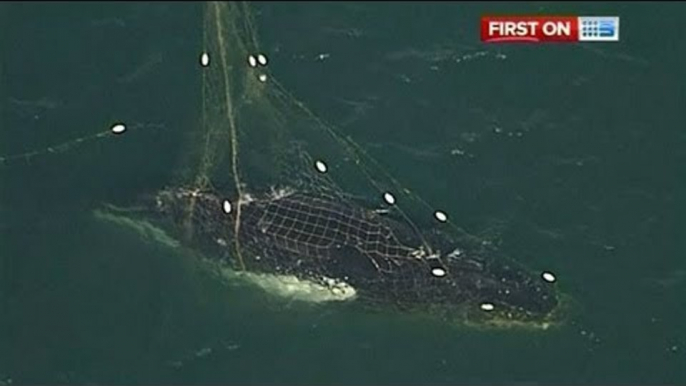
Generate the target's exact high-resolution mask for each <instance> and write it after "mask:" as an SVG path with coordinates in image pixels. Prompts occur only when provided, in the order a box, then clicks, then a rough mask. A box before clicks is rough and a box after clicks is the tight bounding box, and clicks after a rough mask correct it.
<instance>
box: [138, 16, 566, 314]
mask: <svg viewBox="0 0 686 386" xmlns="http://www.w3.org/2000/svg"><path fill="white" fill-rule="evenodd" d="M201 63H202V67H201V71H202V117H201V122H200V124H199V125H198V127H197V128H196V129H195V130H193V131H192V132H191V133H190V134H189V135H190V138H189V140H188V144H189V149H188V151H187V152H186V154H187V155H188V156H187V157H186V159H185V160H184V162H183V169H182V170H183V172H182V173H181V175H180V177H179V178H178V180H177V181H175V183H174V184H173V185H172V186H169V187H167V188H165V189H163V190H161V191H160V192H158V193H157V194H156V195H155V197H154V200H152V203H151V206H152V207H153V210H154V212H155V213H156V214H157V215H159V218H161V219H163V220H164V221H165V224H166V225H168V226H170V228H173V229H174V230H175V231H176V234H177V235H178V236H179V237H180V238H181V239H182V240H183V241H184V242H185V243H186V244H188V245H191V246H193V247H194V248H197V249H198V250H200V251H202V252H203V254H204V255H205V256H207V257H208V258H210V259H214V260H219V261H221V262H222V264H226V265H228V266H230V267H232V268H233V269H234V270H236V271H240V272H257V273H265V274H273V275H291V276H295V277H297V278H298V279H300V280H307V281H310V282H314V283H317V284H318V285H321V286H324V287H325V288H328V289H329V290H330V291H331V292H332V293H333V294H334V295H339V296H340V297H341V298H343V299H356V301H359V302H362V303H365V304H375V305H378V304H384V305H388V306H390V307H393V308H396V309H403V310H407V309H431V310H434V311H436V310H437V311H438V313H440V314H441V315H448V314H450V315H454V314H459V315H462V316H468V317H469V318H478V319H479V320H486V319H487V320H495V319H496V316H497V317H498V318H500V319H509V320H530V319H538V320H546V319H547V318H549V317H550V315H551V314H552V312H553V310H554V309H555V308H556V306H557V298H556V295H555V293H554V290H553V286H552V285H551V284H550V283H547V282H546V281H545V280H542V279H541V277H540V275H538V274H535V273H532V272H530V271H528V270H527V269H525V268H523V267H521V266H519V265H517V264H516V263H515V262H513V261H511V260H509V259H507V258H505V257H503V256H500V255H499V254H498V252H497V251H495V250H494V249H493V248H492V247H491V246H490V245H488V243H484V242H482V241H481V240H479V239H478V238H476V237H473V236H471V235H469V234H467V233H466V232H464V231H463V230H461V229H460V228H459V227H458V226H456V225H455V224H454V223H453V221H451V218H449V214H448V213H445V212H443V211H441V210H440V209H437V208H435V207H433V206H432V205H430V204H429V203H427V202H425V201H424V200H423V199H422V198H421V197H419V195H417V194H416V193H415V192H414V191H413V190H412V189H409V188H408V187H407V186H404V185H403V184H401V183H400V182H399V181H398V180H396V179H395V178H394V177H393V176H391V175H390V174H389V173H388V172H387V171H386V168H385V167H384V166H383V165H382V164H380V163H379V162H377V161H376V160H375V159H374V158H372V157H371V156H370V154H369V153H368V152H367V151H366V150H365V149H364V148H363V146H361V145H360V144H358V143H357V142H356V141H354V140H353V139H352V138H350V137H349V136H346V135H344V134H343V133H341V132H340V131H339V130H338V129H337V128H335V127H334V126H332V125H331V124H329V123H327V122H325V121H324V120H322V119H320V118H319V117H318V116H317V115H316V114H314V113H313V112H312V111H310V110H309V109H308V108H307V107H306V105H305V104H304V103H302V102H301V101H299V100H298V99H297V98H296V97H295V96H294V95H292V94H291V93H290V92H289V91H288V90H287V89H286V87H285V86H283V85H282V84H281V83H280V82H279V81H278V79H277V78H276V77H275V76H274V74H273V73H272V71H270V69H271V68H272V67H274V66H276V64H272V63H269V59H268V56H267V54H266V53H264V52H263V51H262V49H261V47H260V42H259V39H258V34H257V27H256V22H255V19H254V18H253V14H252V13H251V10H250V7H249V5H247V4H245V3H218V2H211V3H208V4H207V5H206V7H205V14H204V52H203V53H202V56H201Z"/></svg>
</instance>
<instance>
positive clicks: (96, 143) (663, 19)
mask: <svg viewBox="0 0 686 386" xmlns="http://www.w3.org/2000/svg"><path fill="white" fill-rule="evenodd" d="M252 7H253V10H254V13H255V20H256V24H257V27H258V34H259V36H260V41H261V47H262V48H263V49H264V53H265V54H266V55H267V57H268V58H269V64H268V65H269V68H270V71H271V72H272V73H273V74H274V75H275V76H278V78H279V80H280V82H281V84H283V85H284V86H285V87H287V88H288V89H289V90H290V91H291V93H292V94H293V95H295V96H297V97H298V99H300V100H301V101H303V103H305V104H306V105H307V106H308V108H309V109H310V110H312V111H314V112H316V114H317V115H319V116H321V117H323V118H324V119H326V120H327V121H328V122H331V123H333V124H334V125H336V126H337V127H339V129H340V130H341V131H343V132H344V133H345V134H346V135H349V136H351V137H352V138H354V139H355V140H356V141H357V142H358V143H360V144H361V145H362V146H363V147H364V148H365V149H367V150H368V152H369V153H370V154H372V155H374V156H375V157H377V158H378V159H380V160H381V161H382V162H383V163H384V165H387V168H388V170H389V172H391V173H393V175H395V176H396V177H398V178H399V179H400V180H401V181H402V182H403V183H404V184H405V185H407V186H410V187H412V189H413V190H414V191H415V192H418V193H419V194H421V195H422V196H423V197H424V198H426V200H427V201H430V202H437V203H440V204H441V205H442V208H444V209H445V210H446V212H448V213H449V214H450V216H451V219H452V221H454V222H458V223H459V224H460V225H461V226H463V227H464V228H466V229H469V230H471V231H474V232H475V233H478V234H481V235H485V236H487V237H488V238H489V239H491V240H495V241H496V242H497V244H498V247H499V248H500V249H501V250H503V251H505V252H506V253H507V254H509V255H511V256H513V257H514V258H515V259H517V260H519V261H521V262H523V263H525V264H527V265H529V266H531V267H534V268H535V269H540V270H547V271H551V272H554V273H555V275H556V277H557V280H558V285H559V286H560V288H562V289H563V290H564V291H565V292H566V293H568V294H570V296H572V297H573V298H574V300H575V302H576V303H577V306H578V307H577V308H578V311H577V312H576V313H575V314H574V315H573V316H570V318H569V320H567V322H566V323H565V324H564V325H563V326H561V327H560V328H555V329H549V330H545V331H542V330H536V331H530V330H519V329H501V330H482V329H475V328H466V327H456V326H451V325H446V324H445V323H442V322H440V321H431V320H417V319H416V318H407V317H403V316H402V315H397V314H389V313H385V312H363V311H360V310H358V309H350V308H348V307H345V306H331V305H314V304H303V303H302V302H296V301H288V300H283V299H278V298H275V297H274V296H270V295H268V294H266V293H263V291H260V290H256V289H255V288H249V287H246V286H242V285H237V284H236V283H234V282H232V281H231V280H230V279H227V278H226V277H225V276H223V275H222V274H221V273H217V272H215V271H213V270H211V269H208V268H207V267H203V266H200V265H198V264H195V263H194V262H195V261H196V260H195V259H194V258H193V257H192V256H189V252H188V251H185V250H183V249H181V248H175V247H174V246H172V245H169V244H165V243H154V242H150V241H149V240H146V239H145V238H144V237H142V236H141V235H140V234H139V233H137V232H135V231H133V230H132V229H131V228H130V227H126V226H119V225H117V224H113V223H112V222H107V221H102V220H101V219H99V218H97V216H95V215H94V210H95V209H97V208H98V207H101V206H102V205H103V204H104V203H108V202H119V201H125V200H126V199H129V198H133V197H136V196H137V195H140V194H142V193H145V192H150V191H154V190H156V189H159V188H161V187H164V186H166V185H168V184H170V183H171V181H173V179H174V178H175V175H176V172H177V170H176V169H175V168H176V167H177V165H178V164H179V160H181V159H183V156H184V152H185V151H186V150H187V148H186V147H184V141H185V139H186V134H187V132H188V131H189V130H191V128H192V127H194V125H196V124H197V120H198V117H199V109H200V106H201V100H200V98H201V94H200V84H201V75H200V74H201V67H200V65H199V62H198V58H199V56H200V53H201V52H202V36H203V21H202V18H203V5H202V4H200V3H198V4H195V3H119V4H116V3H97V4H96V3H83V4H82V3H56V4H53V3H40V4H34V3H6V4H2V5H0V28H1V30H0V32H1V33H0V47H1V48H0V52H1V54H0V101H1V103H0V157H3V162H2V163H0V385H3V386H5V385H10V384H15V385H18V384H38V383H40V384H258V385H260V384H307V385H309V384H332V385H333V384H336V385H338V384H340V385H355V384H360V385H367V384H369V385H371V384H374V385H392V384H402V385H449V384H581V385H589V384H684V383H686V366H685V365H684V364H685V363H686V330H685V329H684V325H685V322H686V297H685V296H684V294H685V293H686V291H685V290H686V260H685V259H684V257H685V256H686V241H685V240H686V238H685V237H684V236H685V235H684V229H686V221H685V219H686V213H685V211H684V204H683V199H684V197H686V185H685V184H684V181H685V180H684V173H683V166H684V165H685V164H686V163H685V162H686V70H685V69H686V45H685V44H684V43H683V42H684V37H685V35H686V34H685V33H684V29H683V22H682V20H681V18H683V15H684V14H686V5H684V4H683V3H679V4H667V3H654V2H651V3H625V4H619V3H553V2H528V3H509V2H508V3H488V4H486V3H484V4H478V3H425V2H422V3H421V4H420V3H388V4H387V3H304V2H303V3H259V4H254V5H252ZM482 14H554V15H612V16H615V15H616V16H620V17H621V32H620V39H621V40H620V42H617V43H587V44H547V45H530V44H509V45H506V44H501V45H498V44H490V45H487V44H483V43H482V42H480V40H479V20H480V16H481V15H482ZM116 122H124V123H126V124H127V125H128V126H127V127H129V128H130V130H129V131H127V133H126V134H125V135H121V136H112V135H109V134H107V133H108V131H109V128H110V127H111V126H112V124H114V123H116ZM99 133H104V134H103V135H102V136H98V135H99ZM60 145H63V146H60Z"/></svg>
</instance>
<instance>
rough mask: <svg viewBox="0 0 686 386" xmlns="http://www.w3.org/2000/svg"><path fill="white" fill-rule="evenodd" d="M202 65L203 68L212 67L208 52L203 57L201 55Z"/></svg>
mask: <svg viewBox="0 0 686 386" xmlns="http://www.w3.org/2000/svg"><path fill="white" fill-rule="evenodd" d="M200 65H201V66H203V67H207V66H209V65H210V55H209V54H208V53H207V52H203V53H202V55H200Z"/></svg>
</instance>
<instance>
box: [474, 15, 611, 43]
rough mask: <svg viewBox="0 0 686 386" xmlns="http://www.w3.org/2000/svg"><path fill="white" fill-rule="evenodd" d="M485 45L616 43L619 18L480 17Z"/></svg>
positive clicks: (482, 38)
mask: <svg viewBox="0 0 686 386" xmlns="http://www.w3.org/2000/svg"><path fill="white" fill-rule="evenodd" d="M481 41H483V42H487V43H521V42H530V43H544V42H569V43H571V42H618V41H619V17H618V16H483V17H482V18H481Z"/></svg>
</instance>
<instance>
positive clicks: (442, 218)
mask: <svg viewBox="0 0 686 386" xmlns="http://www.w3.org/2000/svg"><path fill="white" fill-rule="evenodd" d="M434 217H436V220H438V221H440V222H446V221H448V215H447V214H445V212H442V211H440V210H437V211H435V212H434Z"/></svg>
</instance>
